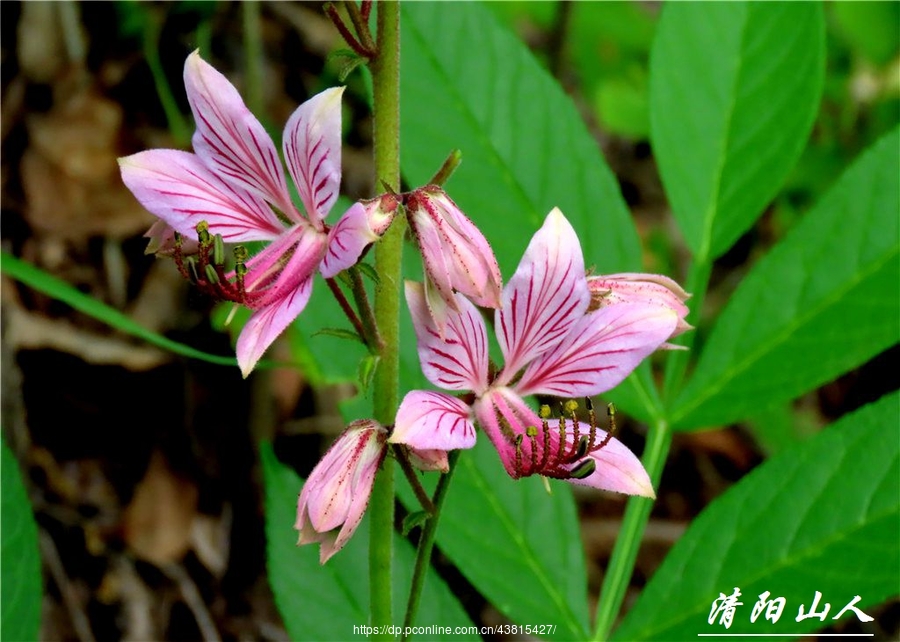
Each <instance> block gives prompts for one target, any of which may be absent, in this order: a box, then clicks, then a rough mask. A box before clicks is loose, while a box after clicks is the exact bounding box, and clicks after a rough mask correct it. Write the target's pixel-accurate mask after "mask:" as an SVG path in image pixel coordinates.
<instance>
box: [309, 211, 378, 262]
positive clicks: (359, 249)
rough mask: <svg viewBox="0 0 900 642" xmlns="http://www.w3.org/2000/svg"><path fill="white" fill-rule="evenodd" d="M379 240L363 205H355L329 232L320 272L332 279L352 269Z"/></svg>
mask: <svg viewBox="0 0 900 642" xmlns="http://www.w3.org/2000/svg"><path fill="white" fill-rule="evenodd" d="M377 240H378V235H377V234H376V233H375V232H373V231H372V228H371V227H369V217H368V214H367V212H366V208H365V207H364V206H363V204H362V203H354V204H353V205H352V206H351V207H350V209H348V210H347V211H346V212H345V213H344V215H343V216H342V217H341V219H340V220H339V221H338V222H337V224H335V226H334V227H332V228H331V229H330V230H329V231H328V249H327V251H326V252H325V258H324V259H322V263H321V265H320V266H319V272H321V273H322V276H323V277H325V278H326V279H330V278H331V277H333V276H334V275H336V274H337V273H338V272H340V271H342V270H346V269H347V268H349V267H352V266H353V265H355V264H356V262H357V261H358V260H359V257H360V256H361V255H362V253H363V250H365V249H366V247H368V246H369V245H371V244H372V243H374V242H375V241H377Z"/></svg>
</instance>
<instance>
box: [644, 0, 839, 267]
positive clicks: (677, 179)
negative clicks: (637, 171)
mask: <svg viewBox="0 0 900 642" xmlns="http://www.w3.org/2000/svg"><path fill="white" fill-rule="evenodd" d="M824 69H825V38H824V22H823V18H822V7H821V5H819V4H815V3H765V4H764V3H743V2H727V3H671V4H667V5H666V6H665V7H664V9H663V14H662V18H661V20H660V23H659V26H658V28H657V34H656V40H655V42H654V47H653V51H652V56H651V62H650V121H651V125H652V138H653V148H654V152H655V155H656V160H657V163H658V164H659V169H660V174H661V176H662V179H663V183H664V185H665V187H666V193H667V194H668V197H669V201H670V203H671V205H672V209H673V211H674V214H675V218H676V219H677V221H678V224H679V226H680V227H681V231H682V233H683V234H684V236H685V240H686V241H687V244H688V246H689V247H690V248H691V250H692V251H693V252H694V254H695V255H697V256H698V257H700V259H701V260H703V261H707V260H711V259H713V258H715V257H717V256H719V255H720V254H722V253H723V252H725V250H727V249H728V248H729V247H731V245H732V244H733V243H734V242H735V241H736V240H737V239H738V237H739V236H740V235H741V234H742V233H743V232H745V231H746V230H747V229H748V228H749V227H750V226H752V225H753V223H754V221H756V219H757V217H759V216H760V214H762V212H763V209H764V208H765V206H766V204H767V203H768V202H769V201H771V200H772V198H773V197H774V196H775V195H776V193H777V191H778V189H779V188H780V187H781V185H782V183H783V182H784V180H785V177H786V176H787V173H788V172H789V171H790V169H791V168H792V167H793V165H794V163H795V162H796V161H797V158H798V157H799V156H800V152H801V151H802V150H803V147H804V145H805V143H806V139H807V137H808V136H809V132H810V128H811V127H812V124H813V121H814V119H815V116H816V113H817V112H818V109H819V99H820V97H821V93H822V79H823V74H824Z"/></svg>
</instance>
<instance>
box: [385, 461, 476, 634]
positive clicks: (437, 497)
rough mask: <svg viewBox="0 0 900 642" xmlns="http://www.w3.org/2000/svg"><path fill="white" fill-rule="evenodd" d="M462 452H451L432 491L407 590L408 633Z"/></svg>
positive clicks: (405, 622)
mask: <svg viewBox="0 0 900 642" xmlns="http://www.w3.org/2000/svg"><path fill="white" fill-rule="evenodd" d="M461 452H462V451H460V450H454V451H451V452H450V454H449V456H448V462H449V466H450V469H449V470H448V471H447V472H446V473H445V474H443V475H441V478H440V479H439V480H438V483H437V488H435V490H434V497H433V499H432V502H433V504H434V511H433V512H432V514H431V517H430V518H429V519H428V521H427V522H425V527H424V528H423V530H422V537H421V539H420V540H419V547H418V549H417V551H416V566H415V568H414V569H413V577H412V583H411V586H410V589H409V601H408V602H407V604H406V615H405V616H404V618H403V628H404V631H409V630H410V627H412V626H413V624H414V623H415V621H416V614H417V613H418V610H419V599H420V597H421V595H422V587H423V586H424V585H425V572H426V571H427V570H428V565H429V563H430V561H431V551H432V550H433V549H434V538H435V535H436V534H437V527H438V521H439V520H440V516H441V507H442V506H443V505H444V500H445V499H446V498H447V491H448V490H449V488H450V481H451V480H452V479H453V473H454V471H455V470H456V467H457V463H458V461H459V456H460V453H461ZM408 639H409V635H408V634H407V633H404V634H403V636H402V637H401V638H400V640H401V641H402V642H406V640H408Z"/></svg>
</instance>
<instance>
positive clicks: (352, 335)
mask: <svg viewBox="0 0 900 642" xmlns="http://www.w3.org/2000/svg"><path fill="white" fill-rule="evenodd" d="M320 335H324V336H327V337H335V338H336V339H345V340H348V341H353V342H354V343H361V344H362V345H366V342H365V340H364V339H363V338H362V337H361V336H359V333H357V332H354V331H353V330H347V329H346V328H321V329H320V330H316V331H315V332H313V334H312V336H313V337H317V336H320Z"/></svg>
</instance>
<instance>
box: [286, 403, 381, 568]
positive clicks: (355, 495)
mask: <svg viewBox="0 0 900 642" xmlns="http://www.w3.org/2000/svg"><path fill="white" fill-rule="evenodd" d="M387 434H388V432H387V430H386V429H385V428H384V426H382V425H381V424H379V423H378V422H377V421H374V420H371V419H364V420H360V421H354V422H353V423H351V424H350V425H349V426H347V430H345V431H344V432H343V434H341V436H340V437H338V438H337V441H335V442H334V444H333V445H332V446H331V448H329V449H328V452H326V453H325V455H324V456H323V457H322V459H321V460H320V461H319V463H318V464H316V467H315V468H313V471H312V473H310V475H309V478H308V479H307V480H306V484H304V486H303V490H302V491H300V497H299V499H298V500H297V522H296V524H295V525H294V528H296V529H297V530H298V531H300V538H299V539H298V541H297V544H312V543H313V542H319V543H320V544H321V547H320V549H319V560H320V562H321V563H322V564H324V563H325V562H327V561H328V559H329V558H330V557H331V556H332V555H334V554H335V553H337V552H338V551H339V550H341V549H342V548H343V547H344V544H346V543H347V540H349V539H350V536H351V535H353V532H354V531H355V530H356V527H357V526H359V522H360V521H361V520H362V516H363V513H365V512H366V506H368V504H369V496H370V495H371V494H372V484H373V483H374V482H375V473H376V472H377V471H378V466H379V465H380V464H381V461H382V459H383V458H384V454H385V451H386V448H387Z"/></svg>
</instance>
